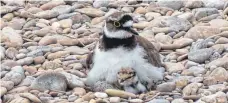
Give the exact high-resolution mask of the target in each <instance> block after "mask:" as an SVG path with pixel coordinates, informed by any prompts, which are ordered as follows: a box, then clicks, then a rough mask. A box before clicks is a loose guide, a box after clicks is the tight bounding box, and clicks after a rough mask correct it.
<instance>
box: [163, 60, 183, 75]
mask: <svg viewBox="0 0 228 103" xmlns="http://www.w3.org/2000/svg"><path fill="white" fill-rule="evenodd" d="M165 66H166V68H167V70H168V72H170V73H173V72H178V71H182V70H184V65H183V64H181V63H171V62H165Z"/></svg>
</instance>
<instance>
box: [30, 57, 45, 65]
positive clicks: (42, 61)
mask: <svg viewBox="0 0 228 103" xmlns="http://www.w3.org/2000/svg"><path fill="white" fill-rule="evenodd" d="M33 60H34V63H35V64H42V63H44V61H45V57H44V56H38V57H35V58H34V59H33Z"/></svg>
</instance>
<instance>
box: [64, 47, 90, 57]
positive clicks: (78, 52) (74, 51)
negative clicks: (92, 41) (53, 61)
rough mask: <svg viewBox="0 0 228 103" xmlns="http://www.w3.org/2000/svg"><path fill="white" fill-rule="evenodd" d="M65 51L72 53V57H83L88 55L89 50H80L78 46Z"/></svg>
mask: <svg viewBox="0 0 228 103" xmlns="http://www.w3.org/2000/svg"><path fill="white" fill-rule="evenodd" d="M64 51H68V52H70V54H71V55H83V54H88V53H89V50H88V49H85V48H80V47H78V46H70V47H67V48H65V49H64Z"/></svg>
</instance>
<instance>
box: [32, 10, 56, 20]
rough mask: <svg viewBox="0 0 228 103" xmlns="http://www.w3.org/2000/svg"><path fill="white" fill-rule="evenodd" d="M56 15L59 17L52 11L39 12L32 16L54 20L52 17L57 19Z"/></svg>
mask: <svg viewBox="0 0 228 103" xmlns="http://www.w3.org/2000/svg"><path fill="white" fill-rule="evenodd" d="M58 15H59V13H58V12H57V11H53V10H46V11H41V12H38V13H36V14H34V16H35V17H38V18H43V19H50V18H54V17H57V16H58Z"/></svg>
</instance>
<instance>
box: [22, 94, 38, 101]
mask: <svg viewBox="0 0 228 103" xmlns="http://www.w3.org/2000/svg"><path fill="white" fill-rule="evenodd" d="M19 96H21V97H24V98H27V99H29V100H31V101H32V102H35V103H41V100H40V99H39V98H38V97H36V96H35V95H33V94H31V93H20V94H19Z"/></svg>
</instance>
